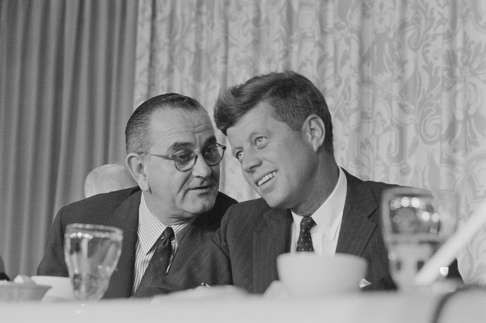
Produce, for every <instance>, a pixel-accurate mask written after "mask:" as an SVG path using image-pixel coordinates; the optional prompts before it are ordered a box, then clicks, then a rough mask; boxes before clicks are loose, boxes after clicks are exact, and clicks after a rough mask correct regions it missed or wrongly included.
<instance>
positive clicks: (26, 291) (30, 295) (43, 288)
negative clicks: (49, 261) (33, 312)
mask: <svg viewBox="0 0 486 323" xmlns="http://www.w3.org/2000/svg"><path fill="white" fill-rule="evenodd" d="M49 288H51V286H47V285H37V284H32V283H14V282H7V281H1V282H0V301H1V302H22V301H40V300H41V299H42V297H44V294H45V293H46V292H47V290H48V289H49Z"/></svg>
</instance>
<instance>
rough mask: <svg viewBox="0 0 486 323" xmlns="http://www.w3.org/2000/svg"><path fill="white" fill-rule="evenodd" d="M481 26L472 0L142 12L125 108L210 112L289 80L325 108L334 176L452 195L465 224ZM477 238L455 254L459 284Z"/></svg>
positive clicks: (225, 174)
mask: <svg viewBox="0 0 486 323" xmlns="http://www.w3.org/2000/svg"><path fill="white" fill-rule="evenodd" d="M484 17H486V5H485V4H484V1H482V0H466V1H445V0H411V1H403V0H376V1H366V0H325V1H321V0H233V1H231V0H230V1H225V0H214V1H202V0H186V1H142V2H140V5H139V21H138V33H137V62H136V76H135V77H136V83H135V102H136V103H139V102H141V101H143V100H145V99H146V98H148V97H150V96H152V95H154V94H158V93H161V92H167V91H178V92H181V93H184V94H186V95H190V96H194V97H195V98H197V99H198V100H200V101H201V103H202V104H203V105H204V106H205V107H206V108H207V109H208V111H209V112H210V113H212V111H213V105H214V102H215V100H216V97H217V95H218V92H219V91H220V90H221V89H224V88H226V87H227V86H231V85H234V84H237V83H241V82H243V81H245V80H246V79H248V78H249V77H251V76H254V75H257V74H262V73H268V72H271V71H282V70H286V69H292V70H295V71H297V72H299V73H302V74H304V75H305V76H307V77H308V78H310V79H311V80H312V81H313V82H314V83H315V84H316V85H317V87H319V88H320V89H321V90H322V92H323V93H324V95H325V97H326V100H327V102H328V105H329V107H330V110H331V114H332V117H333V124H334V138H335V140H334V149H335V154H336V158H337V161H338V163H339V164H340V165H341V166H343V167H345V168H346V169H348V170H349V171H351V172H352V173H354V174H356V175H358V176H359V177H361V178H363V179H373V180H378V181H386V182H392V183H398V184H403V185H411V186H417V187H424V188H429V189H432V190H453V191H455V192H457V193H458V194H459V195H460V200H461V202H462V203H461V212H460V214H459V217H460V218H461V219H465V218H467V217H468V216H469V214H470V211H471V210H472V209H473V208H474V207H475V205H476V204H477V203H478V202H480V201H481V200H483V199H485V198H486V185H485V183H486V130H485V129H486V109H485V108H484V102H486V22H485V21H486V20H485V19H484ZM218 136H219V140H221V141H224V140H225V139H224V138H223V136H222V135H221V134H218ZM222 167H223V169H222V179H221V188H222V190H223V191H224V192H226V193H228V194H229V195H231V196H233V197H234V198H236V199H238V200H240V201H241V200H246V199H249V198H253V197H255V194H254V193H253V192H252V191H251V189H250V188H249V186H248V185H247V184H246V183H245V181H244V179H243V177H242V176H241V172H240V170H239V165H238V164H237V162H235V160H234V159H233V158H232V157H231V154H227V155H225V159H224V162H223V166H222ZM485 237H486V230H484V232H483V234H482V235H480V236H478V238H477V241H475V243H473V244H471V246H469V249H468V251H467V252H466V253H465V254H464V255H465V256H464V258H463V259H462V263H463V264H468V265H467V266H466V267H465V269H464V268H463V272H464V274H465V276H466V277H468V278H470V277H473V276H474V274H471V273H472V272H473V271H474V270H476V269H477V268H480V267H481V263H480V262H479V263H478V262H477V259H486V253H485V251H484V250H486V238H485ZM473 259H476V263H474V264H473V261H472V260H473ZM482 262H483V266H486V260H484V261H482ZM484 275H485V276H486V273H484ZM484 279H485V281H486V277H484Z"/></svg>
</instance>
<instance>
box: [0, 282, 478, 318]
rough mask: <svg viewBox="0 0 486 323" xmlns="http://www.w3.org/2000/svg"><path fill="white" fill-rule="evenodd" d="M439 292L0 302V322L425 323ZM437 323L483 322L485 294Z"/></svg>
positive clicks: (467, 296)
mask: <svg viewBox="0 0 486 323" xmlns="http://www.w3.org/2000/svg"><path fill="white" fill-rule="evenodd" d="M441 295H442V294H441V293H437V292H433V291H423V290H422V291H414V292H407V293H404V292H401V293H399V292H367V293H356V294H345V295H329V296H325V297H320V298H312V299H302V298H289V297H287V298H283V299H269V298H265V297H261V296H245V297H207V298H202V299H201V298H190V297H185V298H184V297H171V296H166V297H159V298H155V299H152V300H150V299H123V300H103V301H100V302H93V303H85V304H83V303H80V302H57V303H53V302H24V303H0V322H15V323H23V322H50V323H56V322H84V323H86V322H90V323H96V322H136V323H139V322H163V323H167V322H177V323H181V322H212V323H214V322H252V323H253V322H265V323H268V322H299V323H300V322H320V323H322V322H359V323H366V322H373V323H381V322H383V323H385V322H386V323H389V322H398V323H400V322H416V323H420V322H430V319H431V317H432V315H433V311H434V308H435V305H436V304H437V302H438V300H439V299H440V297H441ZM441 322H486V292H484V291H476V292H466V293H461V294H460V295H457V297H455V298H454V299H453V300H452V301H451V302H450V303H449V304H448V306H447V308H446V309H445V311H444V315H443V319H442V320H441Z"/></svg>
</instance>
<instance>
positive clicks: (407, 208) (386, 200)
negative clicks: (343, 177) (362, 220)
mask: <svg viewBox="0 0 486 323" xmlns="http://www.w3.org/2000/svg"><path fill="white" fill-rule="evenodd" d="M456 200H457V198H456V195H455V193H454V192H450V191H441V192H431V191H427V190H423V189H416V188H409V187H398V188H392V189H389V190H387V191H385V192H384V194H383V197H382V208H381V219H382V221H381V225H382V232H383V238H384V241H385V245H386V247H387V249H388V260H389V265H390V273H391V275H392V278H393V280H394V281H395V283H396V284H397V285H398V287H399V288H400V289H411V288H414V287H415V286H414V285H415V276H416V274H417V273H418V271H419V270H420V269H421V268H422V267H423V265H424V264H425V263H426V262H427V261H428V260H429V259H430V258H431V257H432V255H433V254H434V253H435V252H436V251H437V249H438V248H439V247H440V246H441V244H442V243H443V242H444V241H445V240H446V239H447V238H448V237H449V236H450V235H451V234H452V233H453V232H454V230H455V228H456V223H457V221H456V211H457V209H456V207H457V206H456ZM447 269H448V268H447V267H446V268H441V270H443V272H442V273H441V275H442V276H444V275H446V274H447Z"/></svg>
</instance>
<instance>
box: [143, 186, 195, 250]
mask: <svg viewBox="0 0 486 323" xmlns="http://www.w3.org/2000/svg"><path fill="white" fill-rule="evenodd" d="M186 225H187V223H183V224H176V225H171V227H172V229H173V230H174V235H175V238H174V239H175V241H177V238H178V234H179V233H180V232H181V230H182V229H183V228H184V227H185V226H186ZM166 227H167V226H166V225H165V224H163V223H162V222H161V221H160V220H159V219H158V218H157V217H156V216H154V215H153V214H152V212H150V210H149V209H148V207H147V203H146V202H145V198H144V196H143V193H142V196H141V198H140V205H139V207H138V231H137V233H138V241H139V243H140V247H141V248H142V251H143V253H144V254H147V253H149V252H150V251H151V250H152V248H153V246H154V245H155V242H157V240H158V239H159V237H160V235H161V234H162V232H164V230H165V228H166Z"/></svg>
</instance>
